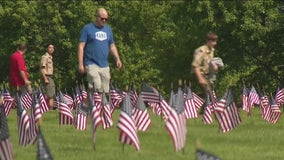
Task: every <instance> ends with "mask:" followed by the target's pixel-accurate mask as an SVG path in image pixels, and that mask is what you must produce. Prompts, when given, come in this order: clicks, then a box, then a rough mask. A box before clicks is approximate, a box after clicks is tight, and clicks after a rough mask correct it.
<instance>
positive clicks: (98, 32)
mask: <svg viewBox="0 0 284 160" xmlns="http://www.w3.org/2000/svg"><path fill="white" fill-rule="evenodd" d="M107 20H108V13H107V11H106V10H105V9H104V8H99V9H98V10H97V15H96V20H95V22H92V23H89V24H87V25H85V26H84V28H83V29H82V30H81V35H80V39H79V46H78V61H79V72H80V73H82V74H83V73H85V72H86V74H87V80H88V86H89V90H90V89H92V88H93V86H94V87H95V90H96V91H98V92H100V93H103V92H104V93H108V92H109V82H110V69H109V62H108V54H109V51H110V52H111V53H112V54H113V56H114V58H115V60H116V66H117V68H121V67H122V63H121V61H120V58H119V54H118V52H117V48H116V46H115V44H114V40H113V34H112V30H111V28H110V27H109V26H107V25H105V24H106V22H107Z"/></svg>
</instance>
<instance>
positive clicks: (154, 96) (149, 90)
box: [141, 83, 160, 103]
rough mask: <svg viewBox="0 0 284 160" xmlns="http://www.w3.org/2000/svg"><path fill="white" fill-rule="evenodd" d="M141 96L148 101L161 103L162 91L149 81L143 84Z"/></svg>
mask: <svg viewBox="0 0 284 160" xmlns="http://www.w3.org/2000/svg"><path fill="white" fill-rule="evenodd" d="M141 97H142V99H143V101H144V102H147V103H160V93H159V92H158V91H157V90H156V89H155V88H153V87H151V86H149V85H148V84H147V83H143V84H142V89H141Z"/></svg>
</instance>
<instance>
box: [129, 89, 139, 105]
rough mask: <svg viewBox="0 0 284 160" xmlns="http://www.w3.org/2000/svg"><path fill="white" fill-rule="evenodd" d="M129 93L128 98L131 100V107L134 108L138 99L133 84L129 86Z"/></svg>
mask: <svg viewBox="0 0 284 160" xmlns="http://www.w3.org/2000/svg"><path fill="white" fill-rule="evenodd" d="M129 95H130V100H131V106H132V108H134V107H135V106H136V103H137V100H138V94H137V92H136V89H135V86H132V87H131V89H130V92H129Z"/></svg>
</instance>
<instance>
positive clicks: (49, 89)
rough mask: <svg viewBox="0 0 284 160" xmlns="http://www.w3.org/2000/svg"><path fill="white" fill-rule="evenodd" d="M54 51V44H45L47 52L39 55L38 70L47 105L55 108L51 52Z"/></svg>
mask: <svg viewBox="0 0 284 160" xmlns="http://www.w3.org/2000/svg"><path fill="white" fill-rule="evenodd" d="M53 52H54V45H53V44H49V45H47V52H46V53H45V54H44V55H43V56H42V57H41V62H40V71H41V75H42V78H43V82H44V84H45V89H46V95H47V98H48V103H49V107H52V108H53V109H56V107H55V106H54V99H53V97H54V95H55V83H54V80H53V60H52V54H53Z"/></svg>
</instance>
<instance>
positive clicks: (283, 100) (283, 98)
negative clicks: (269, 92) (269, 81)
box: [275, 88, 284, 105]
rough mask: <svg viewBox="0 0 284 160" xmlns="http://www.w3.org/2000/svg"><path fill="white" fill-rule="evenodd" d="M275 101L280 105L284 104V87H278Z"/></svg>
mask: <svg viewBox="0 0 284 160" xmlns="http://www.w3.org/2000/svg"><path fill="white" fill-rule="evenodd" d="M275 101H276V103H277V104H279V105H282V104H284V88H282V89H280V88H278V90H277V92H276V95H275Z"/></svg>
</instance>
